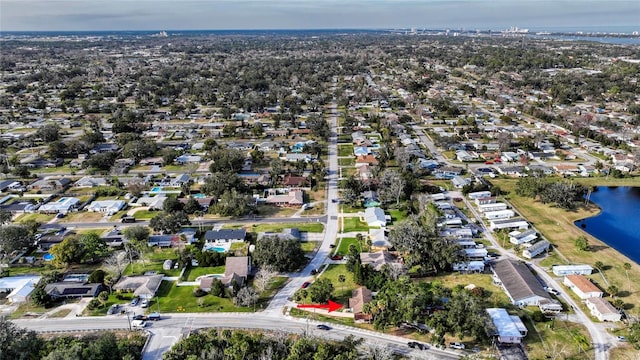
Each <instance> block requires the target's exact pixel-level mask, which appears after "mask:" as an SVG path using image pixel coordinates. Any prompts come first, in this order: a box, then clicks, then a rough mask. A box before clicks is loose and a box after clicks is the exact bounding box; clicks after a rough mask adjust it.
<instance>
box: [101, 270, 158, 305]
mask: <svg viewBox="0 0 640 360" xmlns="http://www.w3.org/2000/svg"><path fill="white" fill-rule="evenodd" d="M163 277H164V275H162V274H157V275H141V276H125V277H123V278H122V279H120V281H118V282H117V283H116V284H115V285H113V289H114V290H120V291H133V295H135V296H138V297H140V298H143V299H151V298H152V297H154V296H155V295H156V293H157V292H158V289H159V288H160V284H161V283H162V278H163Z"/></svg>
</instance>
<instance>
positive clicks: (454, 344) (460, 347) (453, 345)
mask: <svg viewBox="0 0 640 360" xmlns="http://www.w3.org/2000/svg"><path fill="white" fill-rule="evenodd" d="M449 347H450V348H452V349H458V350H464V349H465V346H464V344H463V343H459V342H452V343H451V344H449Z"/></svg>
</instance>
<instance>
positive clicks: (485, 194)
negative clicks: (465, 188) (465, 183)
mask: <svg viewBox="0 0 640 360" xmlns="http://www.w3.org/2000/svg"><path fill="white" fill-rule="evenodd" d="M467 196H468V197H469V199H474V200H475V199H481V198H486V197H490V196H491V191H476V192H472V193H469V194H468V195H467Z"/></svg>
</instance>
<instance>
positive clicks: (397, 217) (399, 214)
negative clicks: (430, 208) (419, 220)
mask: <svg viewBox="0 0 640 360" xmlns="http://www.w3.org/2000/svg"><path fill="white" fill-rule="evenodd" d="M387 212H388V213H389V215H391V221H392V222H393V223H397V222H399V221H402V220H404V219H405V218H406V217H407V211H406V210H399V209H391V210H387Z"/></svg>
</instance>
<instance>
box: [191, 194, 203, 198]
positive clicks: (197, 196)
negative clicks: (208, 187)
mask: <svg viewBox="0 0 640 360" xmlns="http://www.w3.org/2000/svg"><path fill="white" fill-rule="evenodd" d="M205 196H206V195H205V194H202V193H198V194H193V195H191V197H193V198H194V199H202V198H204V197H205Z"/></svg>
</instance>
